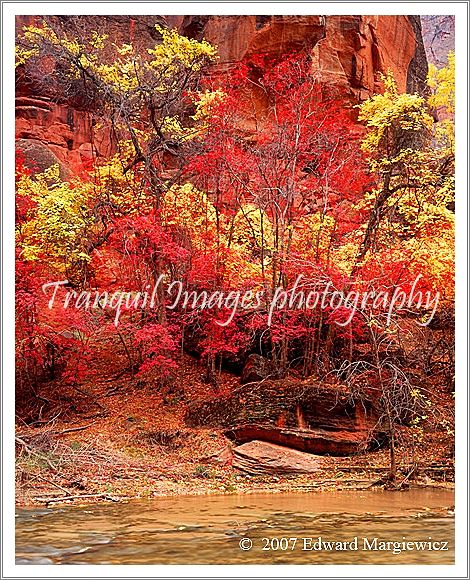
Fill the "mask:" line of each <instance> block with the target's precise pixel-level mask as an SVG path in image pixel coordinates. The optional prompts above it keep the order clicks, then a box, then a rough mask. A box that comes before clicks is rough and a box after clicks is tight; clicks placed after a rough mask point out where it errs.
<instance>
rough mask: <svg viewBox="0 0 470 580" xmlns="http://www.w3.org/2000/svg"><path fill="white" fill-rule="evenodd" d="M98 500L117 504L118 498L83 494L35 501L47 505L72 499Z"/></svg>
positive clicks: (100, 494)
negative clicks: (93, 498)
mask: <svg viewBox="0 0 470 580" xmlns="http://www.w3.org/2000/svg"><path fill="white" fill-rule="evenodd" d="M92 497H95V498H100V499H107V500H109V501H115V502H118V501H119V498H116V497H113V496H111V495H108V494H107V493H85V494H81V495H61V496H57V497H36V498H35V499H36V501H41V502H44V503H45V504H46V505H47V504H49V503H54V502H60V501H69V500H74V499H89V498H92Z"/></svg>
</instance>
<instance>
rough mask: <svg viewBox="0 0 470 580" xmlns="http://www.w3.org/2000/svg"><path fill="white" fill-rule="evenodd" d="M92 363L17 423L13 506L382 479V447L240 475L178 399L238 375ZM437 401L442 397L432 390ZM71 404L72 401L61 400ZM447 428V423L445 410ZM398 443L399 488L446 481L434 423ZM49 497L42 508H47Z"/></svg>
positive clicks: (441, 432)
mask: <svg viewBox="0 0 470 580" xmlns="http://www.w3.org/2000/svg"><path fill="white" fill-rule="evenodd" d="M113 360H114V365H115V366H114V367H113V366H111V365H104V364H103V365H102V366H99V364H98V363H99V361H97V363H96V365H94V366H95V372H96V375H95V377H94V378H93V377H92V378H91V379H90V380H89V381H88V382H87V383H86V384H81V385H80V388H79V389H78V390H77V389H76V388H74V389H73V390H71V388H70V387H66V386H65V385H61V384H56V385H52V386H50V387H49V390H48V391H45V390H44V391H43V392H42V393H41V396H42V397H43V399H45V400H46V399H47V401H48V402H49V404H48V405H47V406H46V407H45V408H47V413H46V411H43V413H42V414H41V418H40V420H34V421H26V420H23V421H18V423H17V427H16V438H17V439H16V443H17V445H16V451H17V461H16V474H17V475H16V501H17V504H18V505H21V506H27V505H45V504H46V503H47V501H45V500H47V499H52V503H53V504H55V503H56V502H57V503H58V501H59V498H60V497H64V496H66V495H67V496H85V495H86V496H91V497H87V498H80V497H78V498H75V499H73V500H70V501H72V502H89V501H102V500H105V501H111V500H106V498H113V499H116V500H118V501H123V500H125V499H129V498H148V497H161V496H173V495H201V494H237V493H243V494H250V493H256V492H266V493H274V492H275V493H284V492H287V491H289V492H295V491H299V492H300V491H309V490H319V491H330V490H334V491H336V490H343V489H346V490H347V489H349V490H352V489H364V488H367V487H369V486H371V485H373V484H375V483H376V482H378V481H379V480H381V479H383V478H384V477H385V476H386V474H387V472H388V469H389V451H388V449H381V450H378V451H374V452H369V453H362V454H356V455H353V456H349V457H328V456H322V458H321V465H320V466H319V469H318V470H317V471H316V472H315V473H312V474H302V475H295V476H293V475H289V476H285V475H275V476H272V475H256V476H252V475H248V474H244V473H243V472H241V471H238V470H237V469H235V468H234V467H233V466H232V465H231V457H230V452H229V450H230V445H231V443H230V441H228V439H227V438H226V437H224V435H223V430H222V429H209V428H199V427H197V428H189V427H188V426H187V425H186V421H185V410H186V408H187V403H188V402H190V401H191V402H192V401H196V400H205V399H207V398H208V397H214V396H220V397H222V396H223V395H224V394H227V393H231V392H233V391H234V390H236V389H238V388H239V385H240V383H239V377H237V376H235V375H232V374H230V373H226V372H222V374H221V380H220V383H219V385H218V386H217V389H216V390H215V389H214V387H213V386H212V385H208V384H207V383H206V382H204V380H203V379H202V378H201V376H202V369H201V367H199V366H198V365H197V364H196V363H195V361H194V359H192V358H191V357H188V356H184V357H183V358H182V360H181V364H180V367H179V369H178V373H177V376H176V377H175V382H174V384H172V385H170V386H167V387H164V388H159V387H155V383H153V382H152V381H151V377H148V378H147V380H146V381H143V380H142V378H141V377H140V378H137V377H130V376H128V375H122V376H120V377H119V378H117V376H118V375H117V370H118V369H119V368H122V365H123V361H122V360H120V359H119V356H115V358H114V359H113ZM434 391H435V392H436V397H441V406H443V405H442V399H443V398H444V397H446V396H448V398H449V401H448V402H446V405H448V407H449V409H450V408H453V400H452V398H451V396H450V395H446V393H445V392H440V391H439V390H438V389H437V387H436V388H435V389H434ZM70 401H73V406H72V405H71V404H70ZM448 424H449V425H450V424H451V417H450V416H449V420H448ZM402 431H403V432H402V433H401V435H402V440H403V445H402V447H399V448H398V450H397V451H398V452H397V460H398V478H397V482H398V484H399V485H400V484H402V487H406V486H407V485H419V486H441V487H446V488H448V487H449V488H451V487H452V485H453V477H454V475H453V434H452V431H451V430H450V429H449V428H448V426H447V425H446V424H443V421H442V420H441V419H440V420H439V421H438V422H436V421H434V422H432V421H430V420H428V421H426V422H423V425H422V426H420V427H419V430H412V429H409V428H403V430H402ZM52 503H51V505H52Z"/></svg>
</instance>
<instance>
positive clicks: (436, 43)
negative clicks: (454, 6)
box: [421, 14, 455, 68]
mask: <svg viewBox="0 0 470 580" xmlns="http://www.w3.org/2000/svg"><path fill="white" fill-rule="evenodd" d="M421 27H422V35H423V42H424V47H425V49H426V56H427V59H428V62H432V63H433V64H435V65H436V66H437V67H438V68H441V67H443V66H445V65H446V64H447V55H448V54H449V52H451V51H453V50H455V16H451V15H449V14H447V15H445V16H421Z"/></svg>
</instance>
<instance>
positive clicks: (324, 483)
mask: <svg viewBox="0 0 470 580" xmlns="http://www.w3.org/2000/svg"><path fill="white" fill-rule="evenodd" d="M235 477H239V478H240V480H238V481H237V483H236V485H234V486H233V489H222V488H221V487H220V483H219V482H218V480H206V481H204V482H201V480H199V479H190V480H187V481H183V482H179V483H178V484H176V485H175V482H174V481H172V480H171V479H168V480H166V481H163V482H162V483H163V484H164V485H162V486H160V488H158V487H156V488H154V489H152V490H150V489H141V490H140V491H139V492H137V493H134V494H125V493H123V494H113V493H112V492H106V491H103V492H99V491H97V492H96V493H94V494H87V493H86V492H83V493H77V494H73V496H72V495H71V497H68V496H65V494H64V495H61V494H60V493H59V490H57V489H55V491H54V487H52V486H51V487H49V492H48V491H46V489H44V491H43V492H41V493H40V494H37V495H35V497H29V498H28V499H27V500H25V501H21V500H17V501H16V503H15V508H16V509H18V508H19V509H28V508H29V509H31V508H39V507H46V508H51V507H64V506H76V507H78V506H81V505H89V504H96V503H100V504H105V503H108V504H112V503H128V502H134V501H139V500H152V499H162V498H175V497H200V496H206V497H208V496H227V495H232V496H249V495H257V494H260V495H273V494H282V495H284V494H307V493H349V492H358V491H360V492H368V493H381V492H384V491H385V492H386V491H388V492H403V493H406V492H407V491H412V490H416V489H429V490H442V491H449V492H455V484H454V483H453V482H447V481H432V482H425V481H416V482H412V483H410V484H409V485H407V486H406V487H401V488H395V489H394V488H393V487H392V488H387V487H386V486H384V485H383V484H378V483H377V480H376V479H362V478H361V479H360V478H351V479H349V480H344V479H341V478H336V479H327V480H318V479H314V478H312V477H308V478H306V477H305V476H293V477H290V478H289V479H284V480H283V481H276V479H279V478H276V477H262V478H255V479H257V480H256V481H254V482H253V481H242V480H246V477H244V476H240V475H236V476H235ZM167 486H171V488H169V487H167ZM32 489H34V488H30V491H31V490H32ZM56 492H57V493H56ZM47 500H49V501H47Z"/></svg>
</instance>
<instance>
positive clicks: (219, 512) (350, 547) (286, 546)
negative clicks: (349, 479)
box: [16, 489, 454, 564]
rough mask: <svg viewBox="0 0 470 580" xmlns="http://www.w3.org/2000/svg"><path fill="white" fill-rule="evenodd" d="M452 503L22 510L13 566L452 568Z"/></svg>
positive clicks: (295, 501) (302, 500)
mask: <svg viewBox="0 0 470 580" xmlns="http://www.w3.org/2000/svg"><path fill="white" fill-rule="evenodd" d="M453 504H454V495H453V492H451V491H447V490H436V489H416V490H409V491H406V492H385V491H365V492H344V491H343V492H338V493H331V492H326V493H317V492H315V493H302V494H300V493H296V494H252V495H221V496H192V497H191V496H179V497H166V498H154V499H151V500H146V501H132V502H129V503H119V504H117V503H114V504H93V505H86V506H66V507H55V508H50V509H37V508H31V509H19V510H18V511H17V516H16V556H17V564H452V563H453V561H454V519H453V512H452V511H451V506H452V505H453ZM375 538H376V539H375ZM345 542H346V543H345ZM393 542H396V543H397V544H393ZM407 542H412V544H407V548H408V549H406V550H403V549H402V548H403V543H405V544H406V543H407ZM419 542H421V544H420V543H419ZM240 543H241V544H242V546H243V548H244V549H242V548H241V547H240ZM445 543H447V547H448V549H447V550H445V549H444V548H445ZM410 546H414V549H411V548H410ZM429 547H431V548H432V549H428V548H429ZM247 548H249V549H247ZM438 548H439V549H438ZM394 551H395V552H396V553H394Z"/></svg>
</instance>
